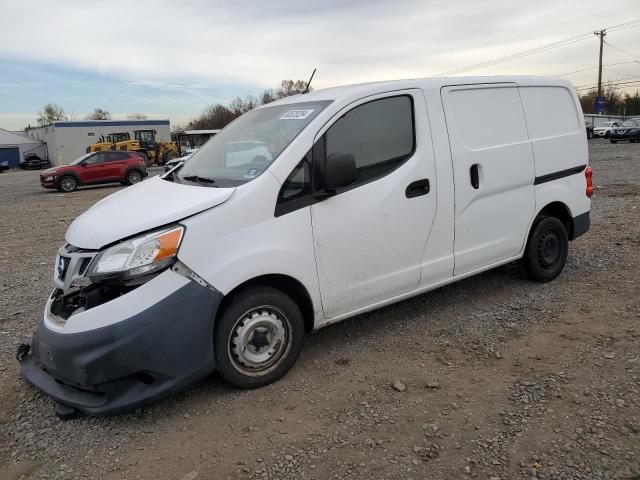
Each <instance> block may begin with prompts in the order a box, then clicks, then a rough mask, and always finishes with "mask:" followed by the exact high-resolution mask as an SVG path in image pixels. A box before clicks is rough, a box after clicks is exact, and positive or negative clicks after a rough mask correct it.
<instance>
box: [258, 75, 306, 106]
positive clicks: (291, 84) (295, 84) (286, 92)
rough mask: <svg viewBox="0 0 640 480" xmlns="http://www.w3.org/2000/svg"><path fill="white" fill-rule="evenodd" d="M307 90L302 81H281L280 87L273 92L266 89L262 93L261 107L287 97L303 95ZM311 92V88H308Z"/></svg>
mask: <svg viewBox="0 0 640 480" xmlns="http://www.w3.org/2000/svg"><path fill="white" fill-rule="evenodd" d="M306 89H307V82H305V81H304V80H282V81H281V82H280V86H279V87H278V88H277V89H275V90H273V89H267V90H265V91H264V92H262V97H261V100H262V105H266V104H267V103H271V102H273V101H275V100H280V99H281V98H285V97H289V96H291V95H299V94H301V93H305V91H306ZM311 90H313V87H309V91H311Z"/></svg>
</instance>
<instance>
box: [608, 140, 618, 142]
mask: <svg viewBox="0 0 640 480" xmlns="http://www.w3.org/2000/svg"><path fill="white" fill-rule="evenodd" d="M609 141H610V142H611V143H618V141H617V140H609Z"/></svg>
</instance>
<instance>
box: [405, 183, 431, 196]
mask: <svg viewBox="0 0 640 480" xmlns="http://www.w3.org/2000/svg"><path fill="white" fill-rule="evenodd" d="M430 191H431V187H430V185H429V179H428V178H423V179H422V180H416V181H415V182H411V183H410V184H409V186H408V187H407V189H406V190H405V195H406V196H407V198H414V197H419V196H421V195H426V194H427V193H429V192H430Z"/></svg>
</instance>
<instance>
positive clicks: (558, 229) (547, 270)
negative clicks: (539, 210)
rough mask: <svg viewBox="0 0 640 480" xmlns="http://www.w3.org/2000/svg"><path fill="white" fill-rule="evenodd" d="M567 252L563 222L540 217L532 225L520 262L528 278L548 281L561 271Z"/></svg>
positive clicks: (565, 230) (567, 243)
mask: <svg viewBox="0 0 640 480" xmlns="http://www.w3.org/2000/svg"><path fill="white" fill-rule="evenodd" d="M568 253H569V238H568V235H567V229H566V227H565V226H564V223H562V222H561V221H560V220H558V219H557V218H555V217H541V218H540V219H539V220H538V221H537V222H536V223H535V224H534V226H533V230H532V232H531V235H530V236H529V242H528V243H527V247H526V249H525V252H524V257H523V258H522V263H523V266H524V269H525V271H526V273H527V276H528V277H529V278H531V279H532V280H535V281H537V282H549V281H551V280H553V279H554V278H556V277H557V276H558V275H559V274H560V272H562V269H563V268H564V265H565V263H566V262H567V254H568Z"/></svg>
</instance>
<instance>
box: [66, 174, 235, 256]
mask: <svg viewBox="0 0 640 480" xmlns="http://www.w3.org/2000/svg"><path fill="white" fill-rule="evenodd" d="M234 190H235V188H213V187H202V186H197V185H181V184H178V183H174V182H169V181H167V180H162V179H161V178H160V177H152V178H150V179H148V180H145V181H143V182H140V183H138V184H136V185H133V186H131V187H127V188H124V189H122V190H120V191H119V192H116V193H114V194H113V195H110V196H108V197H106V198H104V199H103V200H100V201H99V202H98V203H96V204H95V205H93V206H92V207H91V208H89V210H87V211H86V212H84V213H83V214H82V215H80V216H79V217H78V218H76V219H75V220H74V221H73V223H72V224H71V225H70V226H69V229H68V230H67V233H66V235H65V240H66V241H67V242H68V243H70V244H71V245H73V246H75V247H78V248H84V249H90V250H97V249H100V248H102V247H104V246H105V245H108V244H110V243H113V242H115V241H117V240H120V239H123V238H127V237H130V236H131V235H135V234H137V233H141V232H144V231H147V230H150V229H152V228H155V227H160V226H162V225H167V224H169V223H172V222H177V221H178V220H182V219H183V218H186V217H189V216H191V215H195V214H196V213H200V212H202V211H204V210H207V209H209V208H212V207H215V206H216V205H220V204H221V203H223V202H225V201H226V200H227V199H229V197H231V195H232V194H233V192H234Z"/></svg>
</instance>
